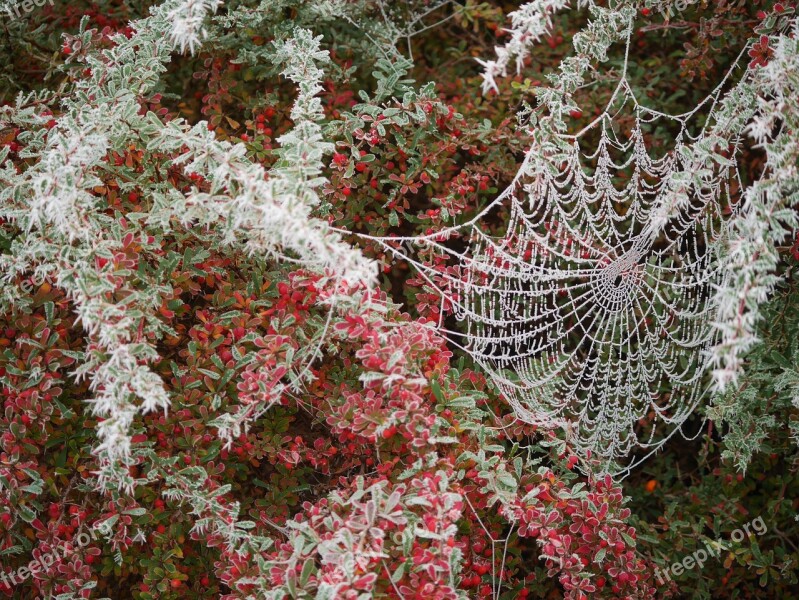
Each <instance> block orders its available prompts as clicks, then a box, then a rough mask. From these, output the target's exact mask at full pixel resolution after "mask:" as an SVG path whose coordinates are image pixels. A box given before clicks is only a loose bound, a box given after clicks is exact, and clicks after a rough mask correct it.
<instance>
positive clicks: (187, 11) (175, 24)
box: [161, 0, 222, 54]
mask: <svg viewBox="0 0 799 600" xmlns="http://www.w3.org/2000/svg"><path fill="white" fill-rule="evenodd" d="M220 4H222V2H221V0H179V1H178V2H170V3H167V4H166V5H164V7H162V9H161V10H162V11H164V12H165V13H166V18H167V19H168V20H169V21H170V22H171V24H172V27H171V29H170V31H169V39H170V41H171V42H172V44H173V46H174V47H175V48H180V51H181V52H186V50H188V51H189V52H190V53H191V54H194V53H195V52H196V51H197V49H198V48H199V47H200V46H201V45H202V42H203V41H204V40H206V39H207V38H208V32H207V31H206V29H205V20H206V18H207V17H208V15H212V14H214V13H215V12H216V10H217V9H218V8H219V5H220Z"/></svg>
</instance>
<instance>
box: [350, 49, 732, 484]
mask: <svg viewBox="0 0 799 600" xmlns="http://www.w3.org/2000/svg"><path fill="white" fill-rule="evenodd" d="M628 54H629V39H628V41H627V51H626V54H625V61H624V67H623V70H622V74H621V76H620V78H619V81H618V85H617V87H616V89H615V91H614V93H613V95H612V97H611V100H610V101H609V103H608V105H607V107H606V109H605V110H604V111H603V113H602V114H601V115H599V116H598V117H597V118H596V119H595V120H594V121H592V122H591V123H590V124H589V125H588V126H586V127H585V128H584V129H583V130H581V131H580V132H578V133H576V134H573V135H566V134H559V137H560V139H561V141H563V142H568V143H567V144H565V147H564V148H563V149H562V150H558V151H556V152H550V153H548V154H547V153H543V152H540V151H539V149H537V148H531V149H530V150H529V151H528V152H527V154H526V156H525V159H524V162H523V164H522V166H521V168H520V169H519V171H518V173H517V175H516V177H515V178H514V181H513V182H512V184H511V185H510V186H509V187H508V188H506V190H505V191H504V192H503V193H502V194H501V195H500V196H499V197H497V198H496V199H495V200H494V201H493V202H491V203H490V204H489V205H488V206H487V207H486V208H485V209H483V210H481V211H480V212H479V213H478V214H477V216H475V217H474V218H473V219H471V220H469V221H468V222H466V223H464V224H462V225H458V226H455V227H450V228H446V229H442V230H441V231H438V232H435V233H433V234H431V235H425V236H418V237H374V236H366V235H363V236H362V237H365V238H368V239H371V240H373V241H376V242H378V243H380V244H381V245H383V246H384V247H385V248H386V249H387V250H389V251H390V252H391V253H393V254H394V255H395V256H396V257H398V258H402V259H404V260H406V261H408V262H409V263H411V264H412V265H413V266H414V267H415V268H416V269H417V271H418V272H419V274H420V275H422V276H423V278H424V279H425V280H426V281H427V283H428V284H429V285H430V286H431V287H433V288H434V289H435V290H436V291H437V292H438V293H439V294H440V296H441V303H442V310H441V311H440V313H439V314H440V315H442V320H441V321H440V323H439V328H440V330H441V331H442V332H443V333H445V334H446V335H447V336H448V338H449V340H450V341H451V342H452V343H453V344H455V345H457V346H459V347H461V348H462V349H464V350H465V351H467V352H468V353H469V354H470V355H471V356H472V357H473V358H474V360H475V361H476V362H477V363H478V364H479V365H480V366H481V367H482V368H483V369H484V370H485V371H486V373H487V374H488V375H489V376H490V377H491V379H492V380H493V381H494V383H495V384H496V385H497V386H498V387H499V388H500V390H501V391H502V392H503V394H504V396H505V397H506V398H507V400H508V402H509V403H510V405H511V406H512V408H513V409H514V412H515V414H516V416H517V417H518V418H519V419H520V420H522V421H525V422H528V423H532V424H537V425H543V426H547V427H560V428H563V429H564V430H565V431H566V432H567V439H568V441H569V442H570V443H572V444H574V445H575V447H576V449H577V450H578V451H580V452H582V453H583V454H584V455H588V456H591V455H594V456H598V457H601V458H602V459H603V461H605V464H606V465H607V470H608V471H611V472H612V471H615V474H619V473H623V472H628V471H629V469H631V468H632V467H633V466H634V465H633V464H632V463H631V464H628V465H627V466H626V467H619V466H618V464H619V463H618V461H619V460H620V459H623V458H625V457H628V456H630V455H631V454H632V453H634V452H637V451H640V450H644V451H645V452H644V454H645V456H644V457H642V458H640V460H644V458H646V456H648V455H649V454H650V453H651V452H654V451H656V450H657V449H658V448H659V447H660V446H661V445H662V444H663V443H664V442H665V441H666V440H667V439H668V438H669V437H671V436H672V435H673V434H674V433H676V432H677V431H681V426H682V425H683V424H684V422H685V420H686V419H687V418H688V417H689V416H690V415H691V413H692V411H693V410H694V408H695V407H696V406H697V404H698V403H699V402H700V401H701V399H702V397H703V395H704V393H705V391H706V389H707V378H706V366H707V350H708V349H709V348H710V347H711V346H712V345H713V344H714V342H715V341H716V339H717V336H716V333H717V332H716V329H715V327H714V326H713V321H714V317H715V315H716V306H715V303H714V300H713V296H714V295H713V291H714V289H715V287H716V286H720V285H723V284H724V281H725V278H726V274H725V271H724V269H723V268H722V264H721V261H720V260H719V259H720V257H719V256H718V251H717V250H718V246H719V244H718V242H719V241H720V240H722V239H723V237H724V234H725V232H726V231H727V226H728V224H729V223H730V221H731V219H732V218H733V217H735V216H736V215H737V213H738V212H739V208H740V206H739V200H740V198H741V190H742V187H743V186H742V183H741V178H740V174H739V172H738V168H737V165H736V162H735V158H736V156H737V155H738V154H739V150H740V136H741V134H742V132H740V131H738V132H733V133H731V134H730V136H729V138H728V139H727V140H725V141H727V142H728V143H729V147H728V148H727V149H726V151H725V152H723V153H722V154H723V157H722V158H721V159H720V160H719V161H718V163H716V164H715V165H714V166H713V167H712V168H711V169H707V168H704V169H702V170H699V169H698V167H697V165H696V164H695V163H694V162H693V158H692V157H693V156H694V154H693V152H691V150H692V149H694V148H702V147H705V148H707V147H713V146H714V145H715V144H716V143H717V142H718V138H714V139H711V136H710V135H709V134H708V128H709V126H710V125H711V124H712V123H714V109H715V108H716V107H717V104H718V103H719V100H720V97H721V95H722V92H723V90H724V89H725V86H726V84H727V82H728V80H729V79H730V77H731V75H732V73H733V71H734V69H735V68H736V67H735V66H733V68H731V69H730V71H729V72H728V73H727V75H726V76H725V77H724V79H723V80H722V82H721V83H720V84H719V85H718V87H717V88H716V89H715V90H714V91H713V92H712V93H711V94H710V95H709V96H708V97H707V98H705V100H704V101H702V102H701V103H699V104H698V105H697V106H696V107H695V108H694V109H693V110H691V111H690V112H688V113H685V114H681V115H668V114H665V113H662V112H659V111H657V110H653V109H651V108H648V107H646V106H644V105H642V104H641V103H639V102H638V100H637V99H636V96H635V94H634V92H633V90H632V87H631V85H630V83H629V81H628V79H627V62H628V59H627V56H628ZM743 54H744V52H743V51H742V52H741V56H743ZM739 61H740V56H739V59H738V61H736V65H737V64H738V62H739ZM716 125H718V124H716ZM656 128H659V129H666V130H667V131H671V132H674V133H673V137H672V138H671V139H672V142H673V145H672V147H671V148H669V149H668V150H667V151H665V152H663V151H662V150H661V152H660V155H659V156H658V155H657V154H656V151H655V149H653V147H652V146H653V144H652V142H651V138H652V132H653V131H654V130H655V129H656ZM718 129H721V130H722V131H723V130H724V128H723V127H720V128H718ZM661 137H662V136H661ZM675 193H678V194H680V195H681V196H682V197H683V198H685V199H687V200H684V201H682V203H681V204H680V205H679V209H678V210H677V211H676V212H674V211H671V212H669V211H668V210H666V207H667V206H669V200H670V199H671V198H673V196H674V194H675ZM495 214H496V215H499V217H500V218H505V219H506V223H507V224H506V226H505V229H504V234H503V235H496V234H495V233H494V234H492V228H491V226H490V223H491V222H492V220H493V221H496V218H492V217H493V216H494V215H495ZM359 235H360V234H359ZM454 238H460V240H465V241H466V247H465V249H464V247H463V244H461V245H460V249H456V248H453V246H455V245H457V244H452V243H448V242H449V241H451V240H452V239H454ZM414 248H415V250H416V251H415V252H414V251H411V250H412V249H414ZM420 251H426V252H428V253H432V254H433V255H438V256H441V257H447V258H448V264H449V265H451V266H450V267H449V268H447V269H444V270H443V271H442V270H441V269H436V268H435V267H434V266H431V265H430V264H425V263H424V262H422V261H421V260H419V259H416V258H414V257H413V255H414V254H416V253H418V252H420ZM446 306H449V307H451V308H452V309H453V310H454V314H455V316H456V318H457V320H458V321H459V322H460V328H459V329H457V330H451V329H447V328H446V327H445V326H444V321H443V315H444V314H445V310H444V308H445V307H446ZM640 460H639V461H638V462H640Z"/></svg>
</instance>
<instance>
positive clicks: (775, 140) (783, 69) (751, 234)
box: [710, 20, 799, 391]
mask: <svg viewBox="0 0 799 600" xmlns="http://www.w3.org/2000/svg"><path fill="white" fill-rule="evenodd" d="M797 33H799V21H797V20H794V21H793V22H792V24H791V27H790V31H788V32H786V33H784V34H781V35H778V36H775V38H774V45H773V49H774V55H773V58H772V59H771V61H770V62H769V63H768V65H766V66H764V67H755V68H754V69H755V73H754V78H753V81H752V83H751V84H749V85H751V89H752V90H754V93H755V94H756V104H755V106H756V115H755V116H754V117H753V118H752V120H751V123H750V124H749V126H748V129H747V132H748V134H749V135H750V136H751V138H752V139H753V140H754V141H755V142H756V143H757V145H758V146H759V147H760V148H762V150H763V151H764V152H765V156H766V165H765V171H764V175H763V176H762V177H761V178H760V179H759V180H757V181H755V182H754V183H753V184H752V185H751V186H750V187H749V188H748V189H747V190H746V193H745V196H744V199H743V203H744V204H743V210H742V214H741V215H740V216H739V217H738V218H737V219H736V220H735V221H734V222H733V224H732V229H731V232H730V235H729V239H728V241H727V243H726V248H724V250H726V252H725V253H724V256H723V260H724V265H725V268H726V271H727V279H726V282H725V284H724V285H722V286H720V287H719V289H718V290H717V292H716V301H717V303H718V316H717V318H716V322H715V325H716V327H717V328H718V330H719V331H720V334H721V340H720V342H719V343H718V345H716V347H715V348H714V349H713V351H712V353H711V357H710V358H711V364H712V366H713V367H714V370H713V376H714V381H715V384H716V387H717V388H718V389H719V390H722V391H723V390H724V389H725V388H726V387H727V385H730V384H733V385H734V384H735V382H736V381H737V379H738V376H739V375H740V373H741V370H742V368H743V361H744V355H745V353H746V352H747V351H748V350H749V349H751V348H752V346H754V345H755V344H756V343H757V341H758V339H757V335H756V326H757V324H758V322H759V321H760V318H761V317H760V306H761V305H762V304H763V302H764V301H765V300H766V299H767V298H768V297H769V296H770V295H771V292H772V291H773V290H774V288H775V286H776V285H777V284H778V283H779V282H780V281H781V278H780V277H779V276H778V275H777V274H776V272H775V269H776V267H777V265H778V263H779V260H780V256H779V252H778V250H777V248H778V246H779V245H780V244H781V243H782V242H783V240H784V239H785V237H786V236H787V235H788V234H789V233H791V232H792V231H795V230H796V229H797V227H799V219H797V215H796V211H795V207H796V205H797V202H799V140H797V137H796V132H797V131H799V106H797V104H796V98H797V95H799V42H797V37H799V36H797ZM775 132H776V133H775Z"/></svg>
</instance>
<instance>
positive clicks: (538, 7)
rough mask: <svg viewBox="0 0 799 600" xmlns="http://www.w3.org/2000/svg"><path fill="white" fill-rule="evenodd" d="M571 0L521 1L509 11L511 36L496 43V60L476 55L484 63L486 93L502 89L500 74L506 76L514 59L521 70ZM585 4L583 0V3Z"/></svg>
mask: <svg viewBox="0 0 799 600" xmlns="http://www.w3.org/2000/svg"><path fill="white" fill-rule="evenodd" d="M570 3H571V0H533V1H532V2H527V3H526V4H522V5H521V6H520V7H519V8H518V10H515V11H513V12H512V13H510V15H509V16H510V18H511V26H510V28H508V29H507V30H506V31H507V32H508V33H510V35H511V39H510V41H509V42H507V43H506V44H505V45H504V46H496V47H495V48H494V50H495V51H496V53H497V57H496V58H495V59H493V60H482V59H477V62H479V63H480V64H481V65H482V66H483V93H484V94H485V93H487V92H488V91H489V90H495V91H497V92H498V91H499V87H498V86H497V82H496V78H497V77H506V76H507V74H508V67H509V66H510V64H511V61H513V60H514V59H515V61H516V71H517V72H521V69H522V65H523V64H524V60H525V59H526V58H527V57H528V56H529V55H530V50H531V48H532V47H533V46H534V45H535V44H537V43H538V42H540V41H541V39H542V38H543V37H544V36H546V35H547V34H549V33H550V32H551V31H552V17H553V16H554V15H555V13H557V12H559V11H561V10H564V9H566V8H568V7H569V5H570ZM581 4H582V3H581Z"/></svg>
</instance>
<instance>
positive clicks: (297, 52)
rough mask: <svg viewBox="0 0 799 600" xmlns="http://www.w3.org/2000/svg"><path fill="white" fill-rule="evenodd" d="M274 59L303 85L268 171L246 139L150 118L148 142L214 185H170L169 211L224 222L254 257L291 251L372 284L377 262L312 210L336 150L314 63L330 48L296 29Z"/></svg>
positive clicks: (350, 279)
mask: <svg viewBox="0 0 799 600" xmlns="http://www.w3.org/2000/svg"><path fill="white" fill-rule="evenodd" d="M275 57H276V58H275V60H276V61H285V62H286V68H285V70H284V74H285V75H286V76H287V77H288V78H289V79H291V80H292V81H294V82H296V83H297V84H298V91H299V93H298V97H297V100H296V101H295V104H294V107H293V109H292V112H291V115H292V118H293V119H294V121H295V126H294V128H293V129H291V130H290V131H289V132H287V133H285V134H284V135H282V136H281V137H280V138H279V141H280V142H281V148H280V150H278V156H279V160H278V161H277V163H276V164H275V166H274V167H273V168H272V170H271V171H269V172H268V173H267V172H266V170H265V169H264V168H263V167H262V166H261V165H259V164H256V163H253V162H252V161H250V160H249V159H248V158H247V157H246V149H245V147H244V146H243V145H242V144H231V143H229V142H225V141H220V140H218V139H216V136H215V135H214V134H213V133H212V132H209V131H208V129H207V127H206V126H205V123H199V124H197V125H196V126H194V127H191V128H188V127H187V126H186V125H185V123H184V122H183V121H178V120H175V121H171V122H170V123H168V124H166V125H164V124H161V123H160V121H158V120H157V119H155V117H154V116H153V115H150V118H151V120H150V122H149V124H148V128H147V133H148V134H149V135H151V136H152V137H151V139H150V141H149V144H148V147H149V148H150V149H153V150H156V149H157V150H161V151H167V152H177V156H176V157H175V158H174V159H173V161H172V162H173V164H175V165H180V166H181V167H182V168H183V169H184V171H185V172H186V173H187V174H196V175H200V176H201V177H203V178H205V179H206V180H207V181H208V185H209V189H208V191H200V190H199V189H195V190H194V191H193V192H192V193H191V194H190V195H189V196H188V198H183V197H182V196H181V195H179V194H178V193H177V192H176V191H175V190H170V192H171V193H170V195H169V197H168V198H166V199H165V201H166V202H167V204H166V206H165V207H164V209H165V210H166V211H167V212H168V213H169V214H174V215H176V216H178V218H180V219H181V220H182V221H183V222H185V223H191V222H201V223H204V224H209V225H215V226H219V225H221V230H223V231H224V239H225V241H227V242H228V243H233V242H234V241H236V240H243V241H245V243H246V248H247V249H248V251H249V252H250V253H252V254H256V253H258V254H266V255H269V256H273V257H281V258H286V259H289V260H291V259H290V257H288V256H287V255H286V254H285V251H286V250H288V251H290V252H292V253H294V254H295V255H296V257H297V258H298V259H299V260H300V261H301V262H302V263H303V264H304V265H306V266H309V267H311V268H314V269H315V270H317V271H319V272H325V273H328V274H330V276H332V277H335V278H336V279H340V280H341V281H344V282H347V283H349V284H351V285H353V286H357V285H364V286H366V287H372V286H373V285H374V283H375V277H376V272H377V271H376V266H375V264H374V262H373V261H371V260H369V259H367V258H365V257H364V256H363V254H362V253H361V252H360V251H359V250H357V249H356V248H353V247H352V246H350V245H349V244H347V243H345V242H344V241H343V240H342V239H341V236H340V235H339V234H338V233H336V232H334V231H333V230H332V229H330V228H329V227H328V226H327V224H326V223H325V222H323V221H321V220H319V219H315V218H313V216H312V215H311V209H312V207H313V206H315V205H318V204H319V197H318V195H317V191H316V190H317V188H319V186H320V185H321V184H322V183H324V181H325V180H324V179H323V178H321V177H320V173H321V172H322V167H323V162H322V159H323V157H324V155H325V153H326V152H329V151H331V150H332V145H331V144H330V143H328V142H325V141H324V139H323V137H322V134H321V129H320V127H319V124H318V123H317V122H316V121H317V120H319V119H321V117H322V109H321V105H320V104H319V100H318V98H316V97H315V96H316V94H318V93H319V92H320V91H321V89H322V88H321V85H320V79H321V77H322V71H321V70H320V69H319V68H318V67H317V66H316V64H315V63H316V61H319V60H326V59H327V53H326V52H322V51H320V50H319V38H314V37H313V36H311V34H310V33H309V32H308V31H306V30H297V31H296V32H295V36H294V37H293V38H292V39H290V40H288V41H286V42H283V43H281V44H279V45H278V46H277V52H276V55H275ZM181 149H182V150H183V151H182V152H181Z"/></svg>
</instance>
